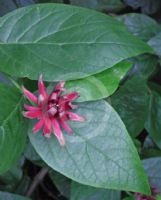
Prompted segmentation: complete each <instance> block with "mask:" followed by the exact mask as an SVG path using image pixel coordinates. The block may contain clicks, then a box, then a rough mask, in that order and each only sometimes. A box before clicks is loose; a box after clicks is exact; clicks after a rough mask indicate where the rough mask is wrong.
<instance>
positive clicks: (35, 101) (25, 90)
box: [22, 86, 37, 103]
mask: <svg viewBox="0 0 161 200" xmlns="http://www.w3.org/2000/svg"><path fill="white" fill-rule="evenodd" d="M22 90H23V93H24V95H25V96H26V97H27V98H28V99H29V100H30V101H32V102H34V103H37V97H36V96H35V95H34V94H33V93H31V92H30V91H28V90H27V89H26V88H25V87H24V86H22Z"/></svg>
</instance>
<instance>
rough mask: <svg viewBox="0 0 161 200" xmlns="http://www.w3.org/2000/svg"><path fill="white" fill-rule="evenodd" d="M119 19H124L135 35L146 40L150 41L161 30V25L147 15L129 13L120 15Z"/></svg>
mask: <svg viewBox="0 0 161 200" xmlns="http://www.w3.org/2000/svg"><path fill="white" fill-rule="evenodd" d="M117 19H118V20H120V21H122V22H123V23H124V24H125V25H126V26H127V28H128V30H129V31H130V32H131V33H132V34H133V35H135V36H136V37H138V38H140V39H142V40H144V41H148V40H149V39H151V38H152V37H154V36H155V35H156V34H157V33H158V32H159V31H160V30H161V26H160V25H159V24H158V23H157V22H156V21H155V20H154V19H152V18H151V17H149V16H147V15H143V14H137V13H129V14H125V15H120V16H118V17H117Z"/></svg>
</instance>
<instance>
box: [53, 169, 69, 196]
mask: <svg viewBox="0 0 161 200" xmlns="http://www.w3.org/2000/svg"><path fill="white" fill-rule="evenodd" d="M49 175H50V178H51V180H52V181H53V183H54V184H55V186H56V188H57V189H58V190H59V192H60V193H61V195H63V196H65V197H67V198H70V190H71V189H70V188H71V179H69V178H67V177H66V176H63V175H62V174H60V173H58V172H56V171H54V170H50V172H49Z"/></svg>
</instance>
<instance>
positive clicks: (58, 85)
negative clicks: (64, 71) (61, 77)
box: [54, 81, 65, 91]
mask: <svg viewBox="0 0 161 200" xmlns="http://www.w3.org/2000/svg"><path fill="white" fill-rule="evenodd" d="M64 85H65V82H64V81H60V82H59V83H58V84H56V86H55V89H54V90H60V91H65V88H64Z"/></svg>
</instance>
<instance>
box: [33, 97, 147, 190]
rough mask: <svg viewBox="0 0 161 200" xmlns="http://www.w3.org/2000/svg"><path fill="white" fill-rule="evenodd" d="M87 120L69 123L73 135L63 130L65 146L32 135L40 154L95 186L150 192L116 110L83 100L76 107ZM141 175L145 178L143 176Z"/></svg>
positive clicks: (58, 169)
mask: <svg viewBox="0 0 161 200" xmlns="http://www.w3.org/2000/svg"><path fill="white" fill-rule="evenodd" d="M76 112H77V113H78V114H79V115H83V116H84V117H85V118H86V121H85V122H83V123H80V122H70V126H71V127H72V129H73V131H74V134H73V135H68V134H66V133H64V135H65V138H66V146H64V147H61V146H60V145H59V143H58V141H57V140H56V138H55V137H54V136H52V137H51V138H50V139H46V138H44V137H43V136H42V133H41V131H40V132H39V133H38V134H33V133H32V127H33V123H31V124H30V128H29V137H30V141H31V143H32V145H33V146H34V148H35V150H36V151H37V153H38V154H39V155H40V157H41V158H42V159H43V160H44V161H45V162H46V163H47V164H48V165H49V166H50V167H51V168H53V169H54V170H56V171H58V172H60V173H62V174H63V175H65V176H67V177H69V178H71V179H73V180H75V181H77V182H79V183H82V184H86V185H89V186H94V187H102V188H108V189H117V190H130V191H138V192H142V193H148V192H149V188H148V183H147V178H146V175H145V173H144V171H143V168H142V166H141V163H140V160H139V157H138V155H137V151H136V149H135V147H134V145H133V143H132V141H131V138H130V136H129V135H128V133H127V131H126V129H125V126H124V124H123V123H122V121H121V120H120V118H119V116H118V115H117V113H116V112H115V111H114V110H113V108H112V107H111V106H110V105H109V104H107V102H105V101H97V102H86V103H81V104H80V105H79V108H78V109H77V110H76ZM140 177H142V179H140Z"/></svg>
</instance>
